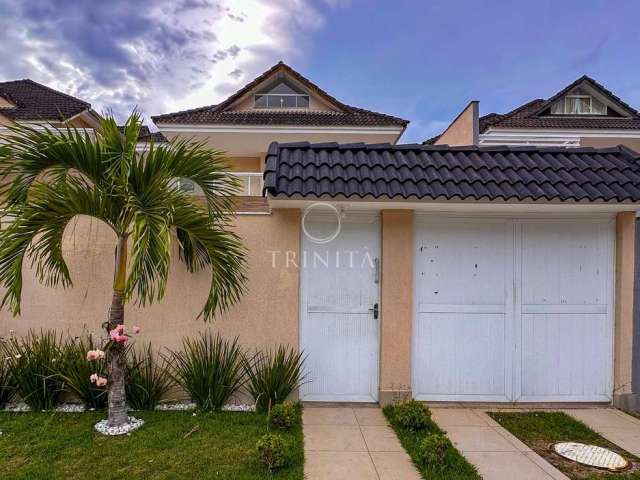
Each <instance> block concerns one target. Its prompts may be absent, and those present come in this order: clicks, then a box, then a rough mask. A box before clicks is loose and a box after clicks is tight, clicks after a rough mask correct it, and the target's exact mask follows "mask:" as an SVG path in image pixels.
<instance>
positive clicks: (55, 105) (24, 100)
mask: <svg viewBox="0 0 640 480" xmlns="http://www.w3.org/2000/svg"><path fill="white" fill-rule="evenodd" d="M99 121H100V116H99V115H98V114H97V113H96V112H94V111H93V110H92V109H91V104H89V103H87V102H85V101H82V100H80V99H77V98H75V97H72V96H71V95H67V94H65V93H62V92H59V91H57V90H54V89H52V88H49V87H47V86H45V85H42V84H40V83H37V82H34V81H33V80H29V79H24V80H12V81H10V82H0V134H1V129H2V127H3V126H5V127H6V126H8V125H11V124H15V123H25V124H29V125H32V126H38V125H50V124H52V125H56V126H60V125H62V124H63V123H67V124H69V125H71V126H73V127H75V128H91V129H92V128H95V127H97V126H98V124H99Z"/></svg>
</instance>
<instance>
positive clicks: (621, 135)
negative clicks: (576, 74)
mask: <svg viewBox="0 0 640 480" xmlns="http://www.w3.org/2000/svg"><path fill="white" fill-rule="evenodd" d="M477 110H478V103H477V102H471V104H470V105H469V106H468V107H467V108H466V109H465V110H464V112H463V114H461V115H460V116H458V117H457V118H456V119H455V120H454V121H453V122H452V123H451V125H449V127H447V129H446V130H445V131H444V132H443V133H442V134H440V135H437V136H435V137H433V138H430V139H429V140H426V141H425V142H424V143H425V144H430V145H433V144H439V145H442V144H446V143H448V144H450V145H458V144H460V143H458V142H463V143H464V144H469V143H474V144H476V145H480V146H490V145H535V146H540V147H542V146H564V147H580V146H582V147H609V146H615V145H626V146H627V147H629V148H632V149H634V150H636V151H640V115H639V114H638V112H637V111H636V110H635V109H634V108H632V107H631V106H630V105H628V104H627V103H625V102H624V101H623V100H622V99H620V98H619V97H617V96H616V95H615V94H614V93H612V92H611V91H609V90H608V89H607V88H606V87H604V86H603V85H601V84H599V83H598V82H596V81H595V80H593V79H592V78H590V77H588V76H586V75H584V76H582V77H580V78H578V79H577V80H576V81H575V82H573V83H571V84H570V85H567V86H566V87H565V88H563V89H562V90H560V91H559V92H557V93H556V94H554V95H552V96H551V97H549V98H548V99H546V100H545V99H541V98H538V99H535V100H531V101H530V102H527V103H525V104H524V105H520V106H519V107H517V108H515V109H513V110H512V111H510V112H508V113H503V114H499V113H489V114H487V115H483V116H482V117H479V118H478V119H477V121H476V122H475V131H473V132H470V131H469V129H470V122H471V118H472V117H473V115H476V116H477V114H478V112H477ZM469 139H473V141H471V142H470V141H469Z"/></svg>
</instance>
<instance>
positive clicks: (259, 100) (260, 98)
mask: <svg viewBox="0 0 640 480" xmlns="http://www.w3.org/2000/svg"><path fill="white" fill-rule="evenodd" d="M256 107H258V108H266V107H267V96H266V95H256Z"/></svg>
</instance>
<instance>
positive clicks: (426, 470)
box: [383, 405, 480, 480]
mask: <svg viewBox="0 0 640 480" xmlns="http://www.w3.org/2000/svg"><path fill="white" fill-rule="evenodd" d="M397 408H398V406H396V405H388V406H386V407H385V408H384V409H383V412H384V414H385V416H386V417H387V420H388V421H389V423H390V424H391V427H392V428H393V429H394V430H395V432H396V435H397V436H398V438H399V439H400V443H401V444H402V446H403V447H404V449H405V450H406V451H407V453H408V454H409V456H410V457H411V459H412V460H413V463H414V464H415V466H416V467H417V469H418V471H419V472H420V474H421V475H422V477H423V478H425V479H428V480H480V475H479V474H478V472H477V471H476V469H475V467H474V466H473V465H471V464H470V463H469V462H467V460H466V459H465V458H464V457H463V456H462V455H461V454H460V452H458V450H457V449H456V448H455V447H454V446H453V445H451V444H449V445H448V447H447V448H446V452H444V458H443V460H442V461H440V462H438V463H434V464H431V465H424V464H423V462H421V460H420V445H421V443H422V442H423V440H424V439H425V438H427V437H429V436H432V435H442V434H443V431H442V430H440V428H438V426H437V425H436V424H435V423H434V422H432V421H431V420H428V421H427V422H426V425H425V426H424V428H420V429H418V430H415V431H411V430H410V429H407V428H404V427H403V426H402V425H400V423H399V422H398V421H397V419H396V409H397Z"/></svg>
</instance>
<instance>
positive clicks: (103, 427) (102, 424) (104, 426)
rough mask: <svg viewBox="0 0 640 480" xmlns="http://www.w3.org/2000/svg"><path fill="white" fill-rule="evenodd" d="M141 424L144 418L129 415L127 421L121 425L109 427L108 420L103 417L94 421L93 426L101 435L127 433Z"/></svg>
mask: <svg viewBox="0 0 640 480" xmlns="http://www.w3.org/2000/svg"><path fill="white" fill-rule="evenodd" d="M143 424H144V420H142V419H141V418H135V417H129V423H125V424H124V425H122V426H121V427H110V426H109V420H106V419H105V420H100V421H99V422H98V423H96V424H95V427H94V428H95V429H96V430H97V431H98V432H100V433H102V434H103V435H129V434H130V433H131V432H133V431H134V430H135V429H137V428H140V427H141V426H142V425H143Z"/></svg>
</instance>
